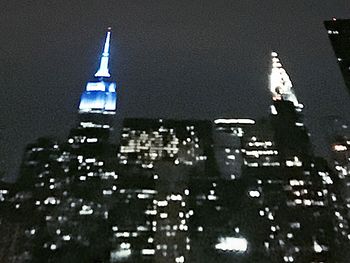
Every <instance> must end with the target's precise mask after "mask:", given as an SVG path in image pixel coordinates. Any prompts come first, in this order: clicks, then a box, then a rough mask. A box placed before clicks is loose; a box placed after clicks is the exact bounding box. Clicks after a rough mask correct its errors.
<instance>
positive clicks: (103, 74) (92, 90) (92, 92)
mask: <svg viewBox="0 0 350 263" xmlns="http://www.w3.org/2000/svg"><path fill="white" fill-rule="evenodd" d="M110 39H111V28H108V31H107V35H106V40H105V44H104V48H103V52H102V56H101V61H100V67H99V69H98V70H97V72H96V74H95V78H97V79H96V80H95V81H90V82H88V83H87V85H86V89H85V91H84V92H83V94H82V95H81V98H80V104H79V112H80V113H102V114H114V113H115V110H116V102H117V94H116V83H115V82H111V81H107V80H105V79H106V78H109V77H110V76H111V75H110V74H109V69H108V62H109V48H110Z"/></svg>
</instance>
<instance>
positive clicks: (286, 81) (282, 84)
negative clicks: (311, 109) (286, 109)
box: [270, 52, 302, 107]
mask: <svg viewBox="0 0 350 263" xmlns="http://www.w3.org/2000/svg"><path fill="white" fill-rule="evenodd" d="M271 59H272V66H271V74H270V91H271V93H272V98H273V100H288V101H291V102H293V104H294V106H295V107H302V104H299V102H298V100H297V97H296V96H295V93H294V90H293V88H292V87H293V85H292V81H291V80H290V78H289V76H288V74H287V72H286V71H285V69H284V68H283V67H282V64H281V61H280V60H279V58H278V54H277V53H276V52H272V53H271Z"/></svg>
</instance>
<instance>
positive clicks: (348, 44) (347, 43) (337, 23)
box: [324, 18, 350, 92]
mask: <svg viewBox="0 0 350 263" xmlns="http://www.w3.org/2000/svg"><path fill="white" fill-rule="evenodd" d="M324 25H325V27H326V29H327V32H328V37H329V39H330V41H331V43H332V46H333V50H334V53H335V56H336V57H337V61H338V65H339V67H340V70H341V73H342V75H343V78H344V81H345V85H346V87H347V89H348V92H350V19H335V18H333V19H332V20H329V21H325V22H324Z"/></svg>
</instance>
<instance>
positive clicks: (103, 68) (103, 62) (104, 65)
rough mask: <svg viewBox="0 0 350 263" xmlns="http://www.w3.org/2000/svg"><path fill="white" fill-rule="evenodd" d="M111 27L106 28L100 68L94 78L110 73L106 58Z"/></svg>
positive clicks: (107, 58)
mask: <svg viewBox="0 0 350 263" xmlns="http://www.w3.org/2000/svg"><path fill="white" fill-rule="evenodd" d="M111 29H112V28H110V27H109V28H108V31H107V35H106V41H105V45H104V49H103V53H102V56H101V62H100V68H99V69H98V70H97V72H96V74H95V77H96V78H103V77H104V78H109V77H110V76H111V75H110V74H109V70H108V60H109V42H110V39H111Z"/></svg>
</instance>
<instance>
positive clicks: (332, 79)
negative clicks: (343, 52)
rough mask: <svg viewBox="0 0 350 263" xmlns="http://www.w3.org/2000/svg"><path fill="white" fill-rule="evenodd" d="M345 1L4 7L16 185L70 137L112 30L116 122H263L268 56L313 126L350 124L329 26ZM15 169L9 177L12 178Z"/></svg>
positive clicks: (6, 129)
mask: <svg viewBox="0 0 350 263" xmlns="http://www.w3.org/2000/svg"><path fill="white" fill-rule="evenodd" d="M349 9H350V4H349V1H348V0H332V1H330V0H317V1H316V0H314V1H301V0H300V1H287V0H284V1H282V0H280V1H277V0H274V1H273V0H264V1H261V0H255V1H252V0H244V1H237V0H236V1H234V0H225V1H224V0H215V1H214V0H211V1H209V0H202V1H199V0H187V1H183V0H171V1H170V0H158V1H154V0H129V1H117V0H114V1H103V0H96V1H92V0H84V1H82V0H81V1H78V0H76V1H63V0H62V1H55V0H41V1H40V0H37V1H35V0H27V1H23V0H1V1H0V88H1V103H0V110H1V111H0V129H1V131H0V136H1V137H0V141H1V149H0V151H1V157H2V159H4V160H5V166H6V169H7V170H8V171H10V172H9V175H10V176H12V177H13V176H14V173H15V172H14V171H16V169H13V167H15V166H16V165H18V163H19V161H20V159H21V157H22V154H23V148H24V146H25V144H27V143H29V142H32V141H34V140H35V139H36V138H38V137H39V136H44V135H53V136H57V137H59V138H64V137H65V136H67V134H68V132H69V129H70V128H71V127H72V126H73V125H74V123H75V121H76V113H77V107H78V103H79V98H80V94H81V92H82V91H83V90H84V88H85V84H86V82H87V81H88V80H90V79H91V78H92V76H93V74H94V73H95V71H96V69H97V66H98V63H99V61H98V59H99V56H100V53H101V50H102V46H103V41H104V37H105V30H106V28H107V27H108V26H112V28H113V30H112V31H113V33H112V43H111V67H110V68H111V75H112V76H113V77H114V78H115V80H116V81H117V82H118V85H119V101H118V107H119V112H118V118H120V119H122V118H124V117H166V118H187V119H189V118H199V119H212V118H217V117H252V118H258V117H263V116H267V114H268V109H269V104H270V103H271V96H270V94H269V91H268V74H269V66H270V52H271V51H272V50H276V51H277V52H278V53H279V55H280V59H281V60H282V64H283V65H284V68H285V69H286V70H287V72H288V73H289V75H290V77H291V79H292V82H293V84H294V88H295V91H296V94H297V97H298V99H299V101H301V102H302V103H303V104H304V105H305V111H304V113H305V118H306V123H307V125H308V127H309V129H310V131H311V133H312V136H313V139H314V140H315V141H319V140H320V138H321V135H322V133H321V132H320V130H323V129H324V123H323V122H322V119H323V117H324V116H327V115H340V116H342V117H344V118H345V119H347V120H350V111H349V109H350V96H349V95H348V94H347V92H346V90H345V86H344V82H343V80H342V77H341V74H340V70H339V69H338V66H337V64H336V58H335V57H334V54H333V50H332V48H331V45H330V42H329V40H328V37H327V32H326V30H325V28H324V27H323V21H324V20H329V19H331V18H332V17H338V18H350V15H349ZM11 167H12V168H11Z"/></svg>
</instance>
